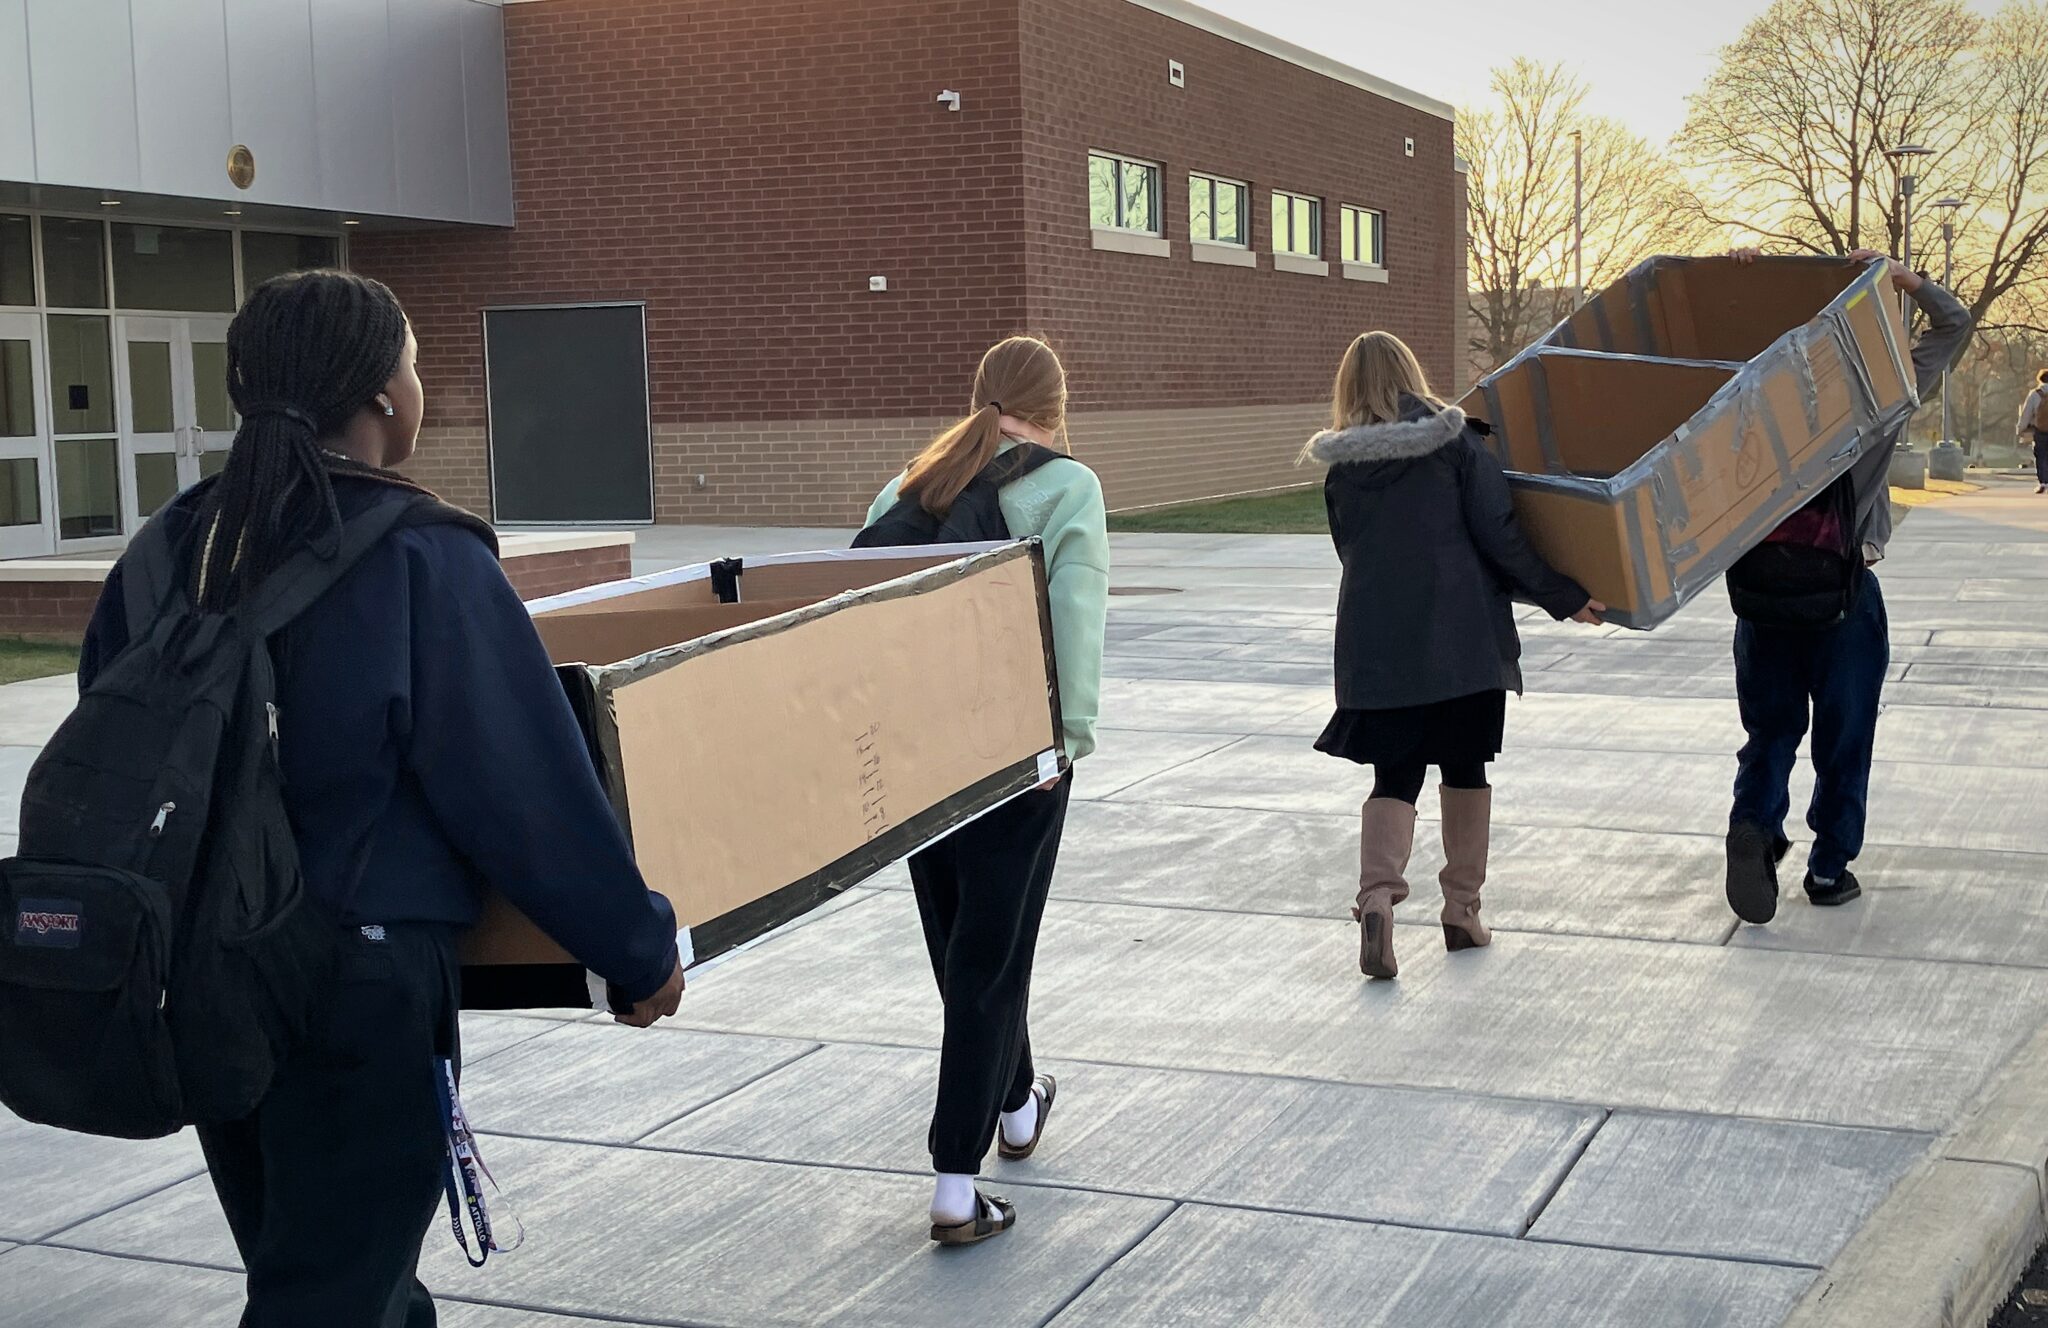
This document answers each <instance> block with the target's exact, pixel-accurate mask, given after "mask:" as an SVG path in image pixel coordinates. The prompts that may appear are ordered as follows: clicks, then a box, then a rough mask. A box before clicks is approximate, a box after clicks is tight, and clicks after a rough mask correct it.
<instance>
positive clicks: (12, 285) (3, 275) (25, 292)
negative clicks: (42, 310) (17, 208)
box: [0, 216, 36, 304]
mask: <svg viewBox="0 0 2048 1328" xmlns="http://www.w3.org/2000/svg"><path fill="white" fill-rule="evenodd" d="M35 302H36V269H35V244H34V242H33V241H32V240H30V239H29V230H28V218H27V217H6V216H0V304H34V303H35Z"/></svg>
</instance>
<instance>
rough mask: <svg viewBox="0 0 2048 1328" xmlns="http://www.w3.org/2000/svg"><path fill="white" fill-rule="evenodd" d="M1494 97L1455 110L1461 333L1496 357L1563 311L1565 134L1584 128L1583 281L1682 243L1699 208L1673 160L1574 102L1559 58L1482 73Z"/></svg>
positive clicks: (1576, 95)
mask: <svg viewBox="0 0 2048 1328" xmlns="http://www.w3.org/2000/svg"><path fill="white" fill-rule="evenodd" d="M1493 93H1494V96H1493V100H1492V101H1491V102H1490V103H1489V104H1488V105H1486V106H1484V107H1481V108H1477V109H1471V110H1464V111H1461V112H1459V115H1458V129H1457V135H1458V137H1457V141H1458V153H1459V155H1460V156H1462V157H1463V158H1464V159H1465V160H1466V162H1467V163H1468V164H1469V165H1470V166H1471V171H1472V174H1471V189H1470V194H1469V197H1468V200H1467V236H1468V244H1469V249H1470V258H1471V280H1470V290H1471V295H1470V300H1471V310H1472V321H1471V323H1470V328H1471V343H1472V351H1473V354H1474V358H1475V359H1476V360H1477V361H1479V364H1480V367H1485V368H1490V367H1491V366H1493V365H1497V364H1499V363H1501V362H1502V361H1503V360H1506V359H1507V358H1508V357H1509V356H1511V355H1513V354H1514V353H1515V352H1516V351H1518V350H1520V349H1521V348H1522V346H1524V345H1525V344H1527V343H1528V342H1529V341H1531V340H1533V339H1534V338H1535V337H1536V336H1539V335H1541V334H1542V333H1543V332H1544V331H1546V330H1547V329H1548V328H1550V327H1551V326H1552V325H1553V324H1555V323H1557V322H1558V321H1559V320H1560V319H1562V318H1563V317H1564V316H1565V315H1566V314H1568V313H1569V312H1570V311H1571V308H1572V306H1573V304H1574V303H1575V300H1576V297H1577V295H1578V292H1577V291H1576V290H1575V289H1574V288H1573V285H1572V279H1573V265H1572V149H1573V141H1572V135H1573V133H1574V131H1577V132H1578V133H1579V134H1580V135H1581V136H1582V139H1583V148H1582V150H1583V156H1584V167H1583V175H1584V197H1585V206H1584V223H1583V224H1584V230H1585V242H1584V246H1583V260H1584V269H1585V284H1586V286H1587V287H1588V288H1589V289H1597V288H1598V287H1600V286H1604V285H1606V284H1607V283H1608V282H1610V281H1612V280H1614V279H1615V278H1616V277H1618V276H1620V275H1621V274H1622V273H1623V272H1624V271H1626V270H1627V269H1628V268H1629V267H1630V266H1631V265H1633V264H1634V263H1635V262H1636V261H1637V260H1638V259H1640V258H1642V257H1645V256H1647V255H1648V254H1651V253H1655V252H1658V251H1659V250H1660V249H1661V250H1667V251H1679V252H1683V251H1684V250H1686V249H1687V248H1689V247H1691V244H1692V241H1693V238H1694V236H1693V234H1692V233H1691V232H1692V230H1694V229H1696V228H1697V227H1698V225H1699V209H1697V208H1696V207H1691V206H1686V205H1684V204H1683V202H1682V199H1681V197H1680V195H1682V194H1683V192H1684V184H1683V182H1682V180H1681V178H1680V176H1679V174H1678V172H1677V169H1676V168H1675V166H1674V165H1673V164H1672V163H1671V162H1669V161H1667V160H1666V159H1664V158H1663V157H1662V156H1661V155H1660V154H1659V153H1658V152H1657V151H1656V149H1654V148H1653V147H1651V146H1650V144H1649V143H1647V142H1646V141H1644V140H1643V139H1641V138H1639V137H1637V136H1636V135H1634V134H1631V133H1629V132H1628V130H1627V129H1625V128H1623V127H1622V126H1621V125H1620V124H1619V123H1618V122H1616V121H1614V120H1611V119H1607V118H1605V117H1603V116H1597V115H1590V114H1588V113H1587V112H1586V110H1585V100H1586V86H1585V84H1584V83H1583V82H1581V81H1580V80H1579V79H1578V78H1577V77H1576V76H1574V75H1573V74H1571V73H1569V72H1567V71H1566V70H1565V69H1564V67H1563V66H1561V65H1543V64H1538V63H1536V62H1534V61H1530V60H1517V61H1515V62H1514V63H1513V64H1511V65H1508V66H1505V67H1503V68H1500V69H1497V70H1495V71H1494V74H1493Z"/></svg>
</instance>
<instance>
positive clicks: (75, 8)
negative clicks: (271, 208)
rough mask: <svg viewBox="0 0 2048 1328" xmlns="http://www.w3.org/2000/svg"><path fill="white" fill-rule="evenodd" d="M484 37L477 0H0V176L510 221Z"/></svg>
mask: <svg viewBox="0 0 2048 1328" xmlns="http://www.w3.org/2000/svg"><path fill="white" fill-rule="evenodd" d="M504 50H505V34H504V13H503V11H502V10H501V9H500V8H499V7H498V6H497V5H496V4H493V3H488V2H487V0H0V181H16V182H20V183H25V184H52V185H71V186H77V187H81V188H87V189H100V190H107V191H110V192H111V191H129V190H142V191H147V192H150V193H160V194H170V195H175V196H182V197H188V198H204V199H219V200H222V201H223V202H226V201H230V200H248V201H250V202H257V203H272V204H277V205H281V206H288V207H302V208H313V209H319V210H322V211H329V212H338V213H359V214H364V215H371V216H395V217H410V218H419V219H422V220H435V221H466V222H480V223H485V224H494V225H510V224H511V221H512V165H511V143H510V128H509V125H508V123H507V112H506V101H505V57H504ZM237 143H243V144H247V145H248V147H249V148H250V150H251V151H253V152H254V153H255V156H256V181H255V184H254V186H253V187H252V188H250V189H249V190H247V191H238V190H236V189H235V188H234V186H233V185H232V184H230V183H229V181H228V178H227V156H228V150H229V149H230V148H231V147H233V146H234V145H235V144H237Z"/></svg>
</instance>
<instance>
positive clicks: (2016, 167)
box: [1915, 0, 2048, 336]
mask: <svg viewBox="0 0 2048 1328" xmlns="http://www.w3.org/2000/svg"><path fill="white" fill-rule="evenodd" d="M1972 74H1973V87H1974V89H1975V91H1976V94H1977V98H1978V103H1979V114H1978V116H1977V119H1976V125H1977V127H1976V131H1975V133H1974V134H1973V135H1972V137H1971V138H1970V139H1969V140H1968V141H1967V142H1965V143H1964V144H1962V145H1961V150H1960V152H1959V154H1958V156H1959V158H1960V160H1959V170H1960V171H1966V172H1967V175H1966V176H1965V178H1963V179H1962V180H1961V181H1960V182H1959V183H1958V185H1957V188H1956V193H1957V195H1958V196H1959V197H1961V198H1962V199H1964V201H1965V205H1966V206H1965V208H1964V209H1963V210H1962V212H1961V214H1960V215H1959V216H1958V217H1957V218H1956V220H1957V223H1958V225H1957V232H1956V239H1957V258H1958V260H1959V262H1958V266H1957V281H1956V285H1957V286H1958V288H1959V289H1960V290H1961V291H1963V292H1966V294H1965V299H1966V300H1968V302H1969V303H1970V306H1971V311H1972V312H1973V313H1975V314H1976V315H1977V321H1978V323H1979V324H1980V325H1981V326H1983V327H1986V328H2012V329H2015V330H2023V329H2024V330H2031V331H2033V332H2035V333H2038V334H2041V335H2044V336H2048V3H2043V2H2042V0H2007V4H2006V5H2005V7H2004V8H2003V9H2002V10H2000V11H1999V13H1998V15H1997V16H1996V17H1995V18H1994V19H1993V20H1992V21H1991V22H1990V23H1989V24H1988V25H1986V27H1985V29H1984V33H1983V38H1982V41H1981V42H1980V43H1979V46H1978V49H1977V55H1976V60H1975V61H1974V67H1973V69H1972ZM1916 229H1917V227H1916ZM1916 238H1918V237H1916ZM1920 248H1921V246H1920V245H1918V244H1916V245H1915V249H1916V250H1918V249H1920Z"/></svg>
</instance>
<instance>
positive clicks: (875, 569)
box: [740, 553, 959, 600]
mask: <svg viewBox="0 0 2048 1328" xmlns="http://www.w3.org/2000/svg"><path fill="white" fill-rule="evenodd" d="M958 557H959V554H957V553H951V554H906V555H905V556H903V557H900V558H894V557H891V558H832V559H821V560H818V561H815V562H794V563H766V564H760V565H756V566H751V567H748V568H746V570H745V571H744V572H743V573H742V574H741V576H740V596H741V598H742V599H809V600H820V599H829V598H831V597H832V596H834V595H843V594H845V593H846V592H847V591H849V590H861V589H865V588H866V587H868V586H878V585H880V584H882V583H883V582H884V581H894V580H895V579H896V578H897V577H899V576H909V575H910V574H911V573H913V572H922V571H925V570H927V569H928V568H933V567H939V566H942V565H944V564H946V563H949V562H953V561H954V560H956V559H957V558H958Z"/></svg>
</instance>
